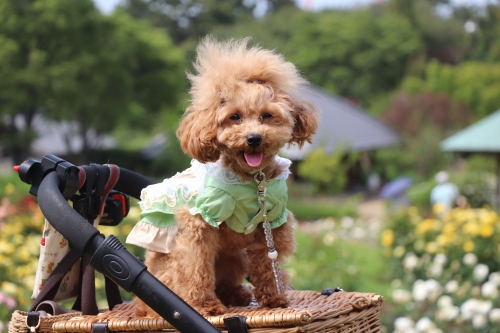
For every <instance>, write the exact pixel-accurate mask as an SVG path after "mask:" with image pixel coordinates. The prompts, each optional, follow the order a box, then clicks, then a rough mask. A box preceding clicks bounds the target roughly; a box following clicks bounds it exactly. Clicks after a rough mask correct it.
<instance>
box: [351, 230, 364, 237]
mask: <svg viewBox="0 0 500 333" xmlns="http://www.w3.org/2000/svg"><path fill="white" fill-rule="evenodd" d="M351 237H352V238H354V239H363V238H365V237H366V230H365V229H363V228H361V227H355V228H354V229H352V231H351Z"/></svg>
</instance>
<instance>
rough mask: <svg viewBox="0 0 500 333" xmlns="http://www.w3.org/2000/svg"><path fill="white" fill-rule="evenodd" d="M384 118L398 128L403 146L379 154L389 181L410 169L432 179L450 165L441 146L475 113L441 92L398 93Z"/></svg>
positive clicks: (418, 174) (467, 122) (420, 177)
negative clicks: (441, 143) (442, 142)
mask: <svg viewBox="0 0 500 333" xmlns="http://www.w3.org/2000/svg"><path fill="white" fill-rule="evenodd" d="M381 117H382V119H383V120H384V121H385V122H387V123H388V124H389V125H391V127H392V128H394V129H397V130H398V131H399V132H400V134H401V137H402V138H403V143H402V145H401V146H400V147H397V148H393V149H388V150H385V151H381V152H377V158H378V160H379V162H381V163H380V165H381V166H383V167H384V168H386V166H390V168H392V170H389V169H387V170H384V172H385V173H386V174H387V176H388V177H389V179H392V178H395V177H397V176H399V175H401V174H402V173H408V171H409V170H411V173H412V174H413V176H415V177H417V178H419V179H427V178H429V177H432V176H433V175H434V174H435V173H436V172H437V171H439V170H440V169H442V168H443V167H444V166H445V165H446V164H447V162H448V161H447V159H446V158H447V156H446V155H444V154H443V153H442V152H441V150H440V149H439V143H440V142H441V140H443V139H445V138H446V137H447V136H449V135H450V134H452V133H453V132H455V131H457V130H458V129H461V128H463V127H465V126H466V125H468V124H470V122H471V119H473V117H474V114H473V112H472V111H471V109H470V108H469V107H467V106H466V105H464V104H463V103H459V102H456V101H453V100H452V99H451V98H450V97H449V96H448V95H447V94H445V93H442V92H433V93H431V92H419V93H417V94H415V95H411V94H409V93H407V92H403V91H401V92H398V93H396V94H395V95H394V96H393V98H392V100H391V103H390V105H389V107H388V108H387V109H386V110H385V111H384V112H383V113H382V115H381Z"/></svg>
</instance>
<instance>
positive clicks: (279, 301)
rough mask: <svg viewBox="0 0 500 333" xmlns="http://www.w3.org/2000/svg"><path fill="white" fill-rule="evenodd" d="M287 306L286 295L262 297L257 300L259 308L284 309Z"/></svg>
mask: <svg viewBox="0 0 500 333" xmlns="http://www.w3.org/2000/svg"><path fill="white" fill-rule="evenodd" d="M289 304H290V302H289V301H288V298H287V297H286V294H282V295H272V296H268V295H264V296H263V297H262V298H261V299H260V300H259V306H260V307H261V308H286V307H288V305H289Z"/></svg>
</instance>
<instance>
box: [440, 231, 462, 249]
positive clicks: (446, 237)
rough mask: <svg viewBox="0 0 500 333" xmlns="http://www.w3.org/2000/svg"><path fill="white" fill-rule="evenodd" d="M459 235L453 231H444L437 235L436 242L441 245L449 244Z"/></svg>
mask: <svg viewBox="0 0 500 333" xmlns="http://www.w3.org/2000/svg"><path fill="white" fill-rule="evenodd" d="M456 238H457V236H456V235H455V234H454V233H452V232H447V233H442V234H441V235H439V236H437V237H436V242H437V243H438V244H439V245H441V246H447V245H450V244H452V243H453V241H454V240H455V239H456Z"/></svg>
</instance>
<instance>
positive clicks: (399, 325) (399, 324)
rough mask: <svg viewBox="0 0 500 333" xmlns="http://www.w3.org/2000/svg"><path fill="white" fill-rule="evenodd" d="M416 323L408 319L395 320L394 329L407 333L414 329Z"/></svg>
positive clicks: (399, 318)
mask: <svg viewBox="0 0 500 333" xmlns="http://www.w3.org/2000/svg"><path fill="white" fill-rule="evenodd" d="M414 325H415V323H414V322H413V320H411V319H410V318H408V317H398V318H396V320H394V328H395V329H397V330H400V331H403V332H404V331H406V330H408V329H411V328H413V327H414Z"/></svg>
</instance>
